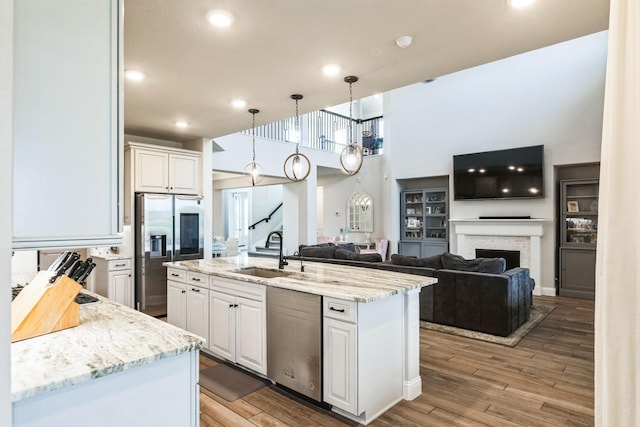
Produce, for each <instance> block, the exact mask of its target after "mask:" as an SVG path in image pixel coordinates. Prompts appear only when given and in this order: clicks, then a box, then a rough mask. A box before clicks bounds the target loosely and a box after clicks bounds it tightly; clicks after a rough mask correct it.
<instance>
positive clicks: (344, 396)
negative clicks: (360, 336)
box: [324, 318, 358, 413]
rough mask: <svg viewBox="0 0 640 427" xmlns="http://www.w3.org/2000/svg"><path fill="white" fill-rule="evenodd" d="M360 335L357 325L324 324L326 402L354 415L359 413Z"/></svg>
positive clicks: (333, 321)
mask: <svg viewBox="0 0 640 427" xmlns="http://www.w3.org/2000/svg"><path fill="white" fill-rule="evenodd" d="M356 333H357V328H356V325H355V324H353V323H348V322H343V321H340V320H335V319H329V318H327V319H325V321H324V349H325V358H324V360H325V364H324V369H325V372H324V377H325V383H324V401H325V402H327V403H330V404H332V405H334V406H336V407H338V408H340V409H343V410H345V411H347V412H350V413H357V412H356V410H357V406H356V384H357V381H358V378H357V373H358V370H357V366H356V361H357V358H358V355H357V353H356V351H357V347H356Z"/></svg>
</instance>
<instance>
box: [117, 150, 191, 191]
mask: <svg viewBox="0 0 640 427" xmlns="http://www.w3.org/2000/svg"><path fill="white" fill-rule="evenodd" d="M126 158H127V160H126V163H127V164H132V165H133V171H132V173H133V176H134V180H133V189H134V192H136V193H171V194H192V195H199V194H200V153H199V152H197V151H191V150H182V149H176V148H155V147H150V146H148V145H141V144H135V143H129V144H128V145H127V148H126ZM131 159H132V160H131ZM125 169H126V168H125Z"/></svg>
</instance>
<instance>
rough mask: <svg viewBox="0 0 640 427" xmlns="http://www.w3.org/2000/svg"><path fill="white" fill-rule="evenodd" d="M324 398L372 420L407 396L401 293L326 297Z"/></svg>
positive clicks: (336, 407) (336, 408)
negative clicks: (362, 298)
mask: <svg viewBox="0 0 640 427" xmlns="http://www.w3.org/2000/svg"><path fill="white" fill-rule="evenodd" d="M322 304H323V317H324V322H323V368H324V373H323V375H324V383H323V384H324V385H323V387H324V392H323V400H324V401H325V402H327V403H330V404H331V405H333V410H334V411H335V412H337V413H339V414H342V415H344V416H346V417H348V418H350V419H353V420H356V421H358V422H360V423H363V424H368V423H369V422H371V420H373V419H374V418H376V417H377V416H379V415H380V414H381V413H382V412H384V411H386V410H387V409H389V408H390V407H391V406H393V404H395V403H396V402H398V401H400V400H402V398H403V354H404V353H403V352H404V350H403V342H404V338H403V336H404V324H403V316H402V313H403V311H404V307H403V301H402V295H394V296H391V297H387V298H383V299H380V300H376V301H373V302H368V303H356V302H354V301H346V300H340V299H336V298H330V297H324V298H323V303H322Z"/></svg>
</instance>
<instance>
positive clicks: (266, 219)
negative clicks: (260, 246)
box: [249, 203, 283, 230]
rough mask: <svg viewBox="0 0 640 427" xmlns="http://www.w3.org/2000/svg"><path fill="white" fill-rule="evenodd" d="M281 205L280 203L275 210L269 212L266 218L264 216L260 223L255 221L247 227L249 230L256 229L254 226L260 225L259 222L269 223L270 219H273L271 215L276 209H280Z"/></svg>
mask: <svg viewBox="0 0 640 427" xmlns="http://www.w3.org/2000/svg"><path fill="white" fill-rule="evenodd" d="M282 205H283V203H280V204H279V205H278V206H276V208H275V209H274V210H273V211H271V213H270V214H269V215H267V216H265V217H264V218H262V219H261V220H260V221H257V222H255V223H253V224H251V225H250V226H249V230H255V229H256V225H258V224H260V223H261V222H269V221H270V220H271V218H272V217H273V215H274V214H275V213H276V212H277V211H278V209H280V208H281V207H282Z"/></svg>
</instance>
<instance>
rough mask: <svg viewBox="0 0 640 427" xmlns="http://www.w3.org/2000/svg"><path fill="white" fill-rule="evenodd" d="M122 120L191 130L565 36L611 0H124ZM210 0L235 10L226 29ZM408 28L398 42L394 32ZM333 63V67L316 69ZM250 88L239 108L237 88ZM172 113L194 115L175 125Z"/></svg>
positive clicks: (604, 21)
mask: <svg viewBox="0 0 640 427" xmlns="http://www.w3.org/2000/svg"><path fill="white" fill-rule="evenodd" d="M124 4H125V19H124V68H125V69H126V70H128V69H138V70H141V71H143V72H144V73H146V74H147V78H146V79H145V80H144V81H142V82H137V83H136V82H130V81H127V82H125V92H124V93H125V97H124V108H125V109H124V117H125V120H124V125H125V132H126V133H128V134H136V135H141V136H148V137H156V138H164V139H171V140H177V141H185V140H189V139H192V138H195V137H210V138H215V137H218V136H223V135H227V134H230V133H233V132H237V131H240V130H244V129H247V128H249V127H251V115H250V114H249V113H248V112H247V111H246V110H247V108H258V109H259V110H261V112H260V114H258V115H257V116H256V122H257V124H263V123H268V122H272V121H275V120H278V119H281V118H284V117H291V116H293V115H294V113H295V107H294V102H293V101H292V100H291V99H290V97H289V96H290V95H291V94H292V93H301V94H303V95H304V99H303V100H301V101H300V103H299V105H300V112H301V113H305V112H308V111H313V110H317V109H319V108H325V107H329V106H333V105H337V104H341V103H344V102H347V101H348V99H349V91H348V86H347V84H346V83H345V82H344V81H343V77H344V76H347V75H356V76H358V77H359V78H360V80H359V81H358V82H357V83H355V84H354V85H353V96H354V99H359V98H363V97H366V96H370V95H373V94H378V93H382V92H384V91H388V90H391V89H395V88H398V87H402V86H406V85H409V84H413V83H417V82H420V81H424V80H427V79H431V78H436V77H438V76H442V75H445V74H449V73H451V72H455V71H459V70H462V69H465V68H469V67H473V66H476V65H480V64H484V63H487V62H491V61H494V60H498V59H501V58H505V57H509V56H512V55H515V54H518V53H522V52H525V51H529V50H532V49H536V48H540V47H544V46H548V45H551V44H555V43H559V42H562V41H566V40H570V39H573V38H576V37H580V36H583V35H587V34H591V33H594V32H598V31H602V30H605V29H607V28H608V17H609V1H608V0H537V1H536V2H535V3H534V5H533V6H531V7H529V8H527V9H513V8H511V7H510V6H508V5H507V3H506V1H505V0H188V1H176V0H124ZM211 9H226V10H228V11H230V12H231V13H232V14H233V15H234V16H235V24H234V25H232V26H231V27H230V28H227V29H218V28H214V27H212V26H211V25H210V24H209V23H208V22H207V21H206V19H205V15H206V13H207V12H208V11H209V10H211ZM402 35H411V36H412V37H413V44H412V45H411V46H410V47H409V48H407V49H400V48H399V47H397V46H396V44H395V39H396V38H397V37H399V36H402ZM326 63H337V64H339V65H341V66H342V69H343V71H342V72H341V73H340V74H339V75H338V76H337V77H333V78H327V77H325V76H323V75H322V74H321V72H320V68H321V66H322V65H324V64H326ZM238 97H240V98H244V99H246V100H247V102H248V105H247V108H243V109H241V110H236V109H234V108H233V107H232V106H231V105H230V103H229V101H230V100H231V99H233V98H238ZM176 120H186V121H187V122H189V124H190V126H189V127H188V128H187V129H184V130H178V129H176V127H175V126H174V122H175V121H176Z"/></svg>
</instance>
